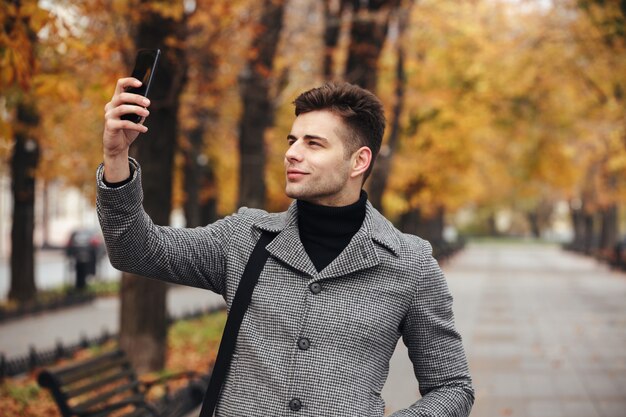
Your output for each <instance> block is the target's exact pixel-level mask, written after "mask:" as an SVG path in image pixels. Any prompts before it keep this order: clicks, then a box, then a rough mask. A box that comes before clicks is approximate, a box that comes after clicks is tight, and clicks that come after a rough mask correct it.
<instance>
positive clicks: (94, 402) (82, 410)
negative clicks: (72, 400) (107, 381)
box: [73, 381, 143, 414]
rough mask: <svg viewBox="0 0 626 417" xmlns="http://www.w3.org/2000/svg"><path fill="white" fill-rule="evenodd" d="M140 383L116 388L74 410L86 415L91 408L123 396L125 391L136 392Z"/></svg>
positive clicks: (134, 382) (81, 404)
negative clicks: (116, 396) (119, 395)
mask: <svg viewBox="0 0 626 417" xmlns="http://www.w3.org/2000/svg"><path fill="white" fill-rule="evenodd" d="M139 384H140V383H139V381H133V382H131V383H130V384H125V385H121V386H119V387H115V388H114V389H112V390H110V391H108V392H105V393H103V394H100V395H97V396H96V397H93V398H91V399H89V400H87V401H85V402H83V403H80V404H77V405H76V406H74V407H73V408H74V410H75V411H76V412H77V413H78V414H80V413H85V412H87V411H89V409H90V408H91V407H93V406H94V405H97V404H100V403H102V402H104V401H106V400H108V399H109V398H112V397H114V396H115V395H117V394H121V393H123V392H125V391H131V390H133V391H134V390H136V389H137V388H138V387H139ZM142 397H143V395H142Z"/></svg>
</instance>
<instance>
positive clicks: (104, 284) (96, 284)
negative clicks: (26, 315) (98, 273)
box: [0, 279, 120, 311]
mask: <svg viewBox="0 0 626 417" xmlns="http://www.w3.org/2000/svg"><path fill="white" fill-rule="evenodd" d="M90 281H91V282H88V284H87V287H86V288H85V292H84V294H86V295H93V296H95V297H106V296H113V295H117V294H118V293H119V289H120V283H119V281H99V280H96V279H92V280H90ZM73 293H75V289H74V286H72V285H67V284H65V285H62V286H59V287H56V288H50V289H46V290H39V291H37V295H36V302H37V303H40V304H49V303H52V302H54V301H58V300H59V299H62V298H63V297H66V296H67V295H69V294H73ZM19 307H20V306H19V304H18V303H16V302H14V301H9V300H3V301H0V310H4V311H13V310H17V309H18V308H19Z"/></svg>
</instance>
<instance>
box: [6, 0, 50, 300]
mask: <svg viewBox="0 0 626 417" xmlns="http://www.w3.org/2000/svg"><path fill="white" fill-rule="evenodd" d="M0 13H1V14H0V18H1V21H2V32H1V37H0V62H1V64H2V72H1V73H0V77H1V78H0V86H1V87H2V98H3V99H4V101H5V103H7V104H8V105H9V106H11V107H12V108H13V110H14V112H13V117H14V123H13V128H12V129H3V130H4V131H5V132H7V133H8V134H9V135H12V136H13V144H12V148H13V150H12V154H11V156H10V159H11V179H12V181H11V191H12V197H13V216H12V227H11V284H10V290H9V299H11V300H15V301H17V302H20V303H25V302H30V301H33V300H34V298H35V294H36V287H35V271H34V264H35V262H34V261H35V259H34V242H33V232H34V219H35V216H34V211H35V174H36V170H37V166H38V163H39V159H40V135H41V131H40V130H39V127H40V126H39V125H40V119H41V117H40V113H39V109H38V103H37V96H36V94H35V89H34V87H33V80H34V78H35V77H36V76H37V74H38V73H39V71H40V69H39V66H38V65H37V60H38V33H39V31H40V30H41V29H42V28H43V27H44V25H46V23H48V22H49V20H50V15H49V13H48V12H47V11H45V10H43V9H41V8H40V7H39V5H38V2H36V1H28V0H26V1H19V0H15V1H10V2H5V3H3V5H2V6H1V9H0ZM5 127H7V126H5Z"/></svg>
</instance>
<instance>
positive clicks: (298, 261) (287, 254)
mask: <svg viewBox="0 0 626 417" xmlns="http://www.w3.org/2000/svg"><path fill="white" fill-rule="evenodd" d="M255 226H256V227H258V228H259V229H261V230H265V231H268V232H274V233H278V235H277V236H276V237H275V238H274V239H273V240H272V242H271V243H270V244H269V245H267V247H266V249H267V251H268V252H269V253H270V255H272V256H273V257H275V258H276V259H278V260H280V261H282V262H284V263H286V264H287V265H289V266H290V267H292V268H295V269H297V270H299V271H301V272H304V273H305V274H307V275H310V276H315V275H317V270H316V269H315V266H314V265H313V262H312V261H311V259H310V258H309V255H308V254H307V253H306V250H304V246H303V245H302V241H301V240H300V233H299V231H298V206H297V205H296V202H295V201H294V202H293V203H292V204H291V205H290V206H289V209H288V210H287V211H286V212H283V213H275V214H274V213H272V214H267V215H265V216H263V217H261V218H260V219H259V220H257V221H256V222H255Z"/></svg>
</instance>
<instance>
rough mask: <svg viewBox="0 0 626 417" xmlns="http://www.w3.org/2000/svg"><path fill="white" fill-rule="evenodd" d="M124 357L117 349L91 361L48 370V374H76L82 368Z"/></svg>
mask: <svg viewBox="0 0 626 417" xmlns="http://www.w3.org/2000/svg"><path fill="white" fill-rule="evenodd" d="M125 357H126V355H125V354H124V352H123V351H121V350H119V349H118V350H114V351H112V352H107V353H103V354H101V355H98V356H96V357H94V358H91V359H87V360H85V361H81V362H79V363H77V364H75V365H69V366H60V367H57V368H52V369H50V372H52V373H54V374H55V375H57V376H59V377H63V376H65V375H67V374H71V373H73V372H76V371H77V370H78V371H80V370H82V369H83V368H84V367H90V366H94V365H98V364H100V363H102V362H108V361H110V360H112V359H117V358H125Z"/></svg>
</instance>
